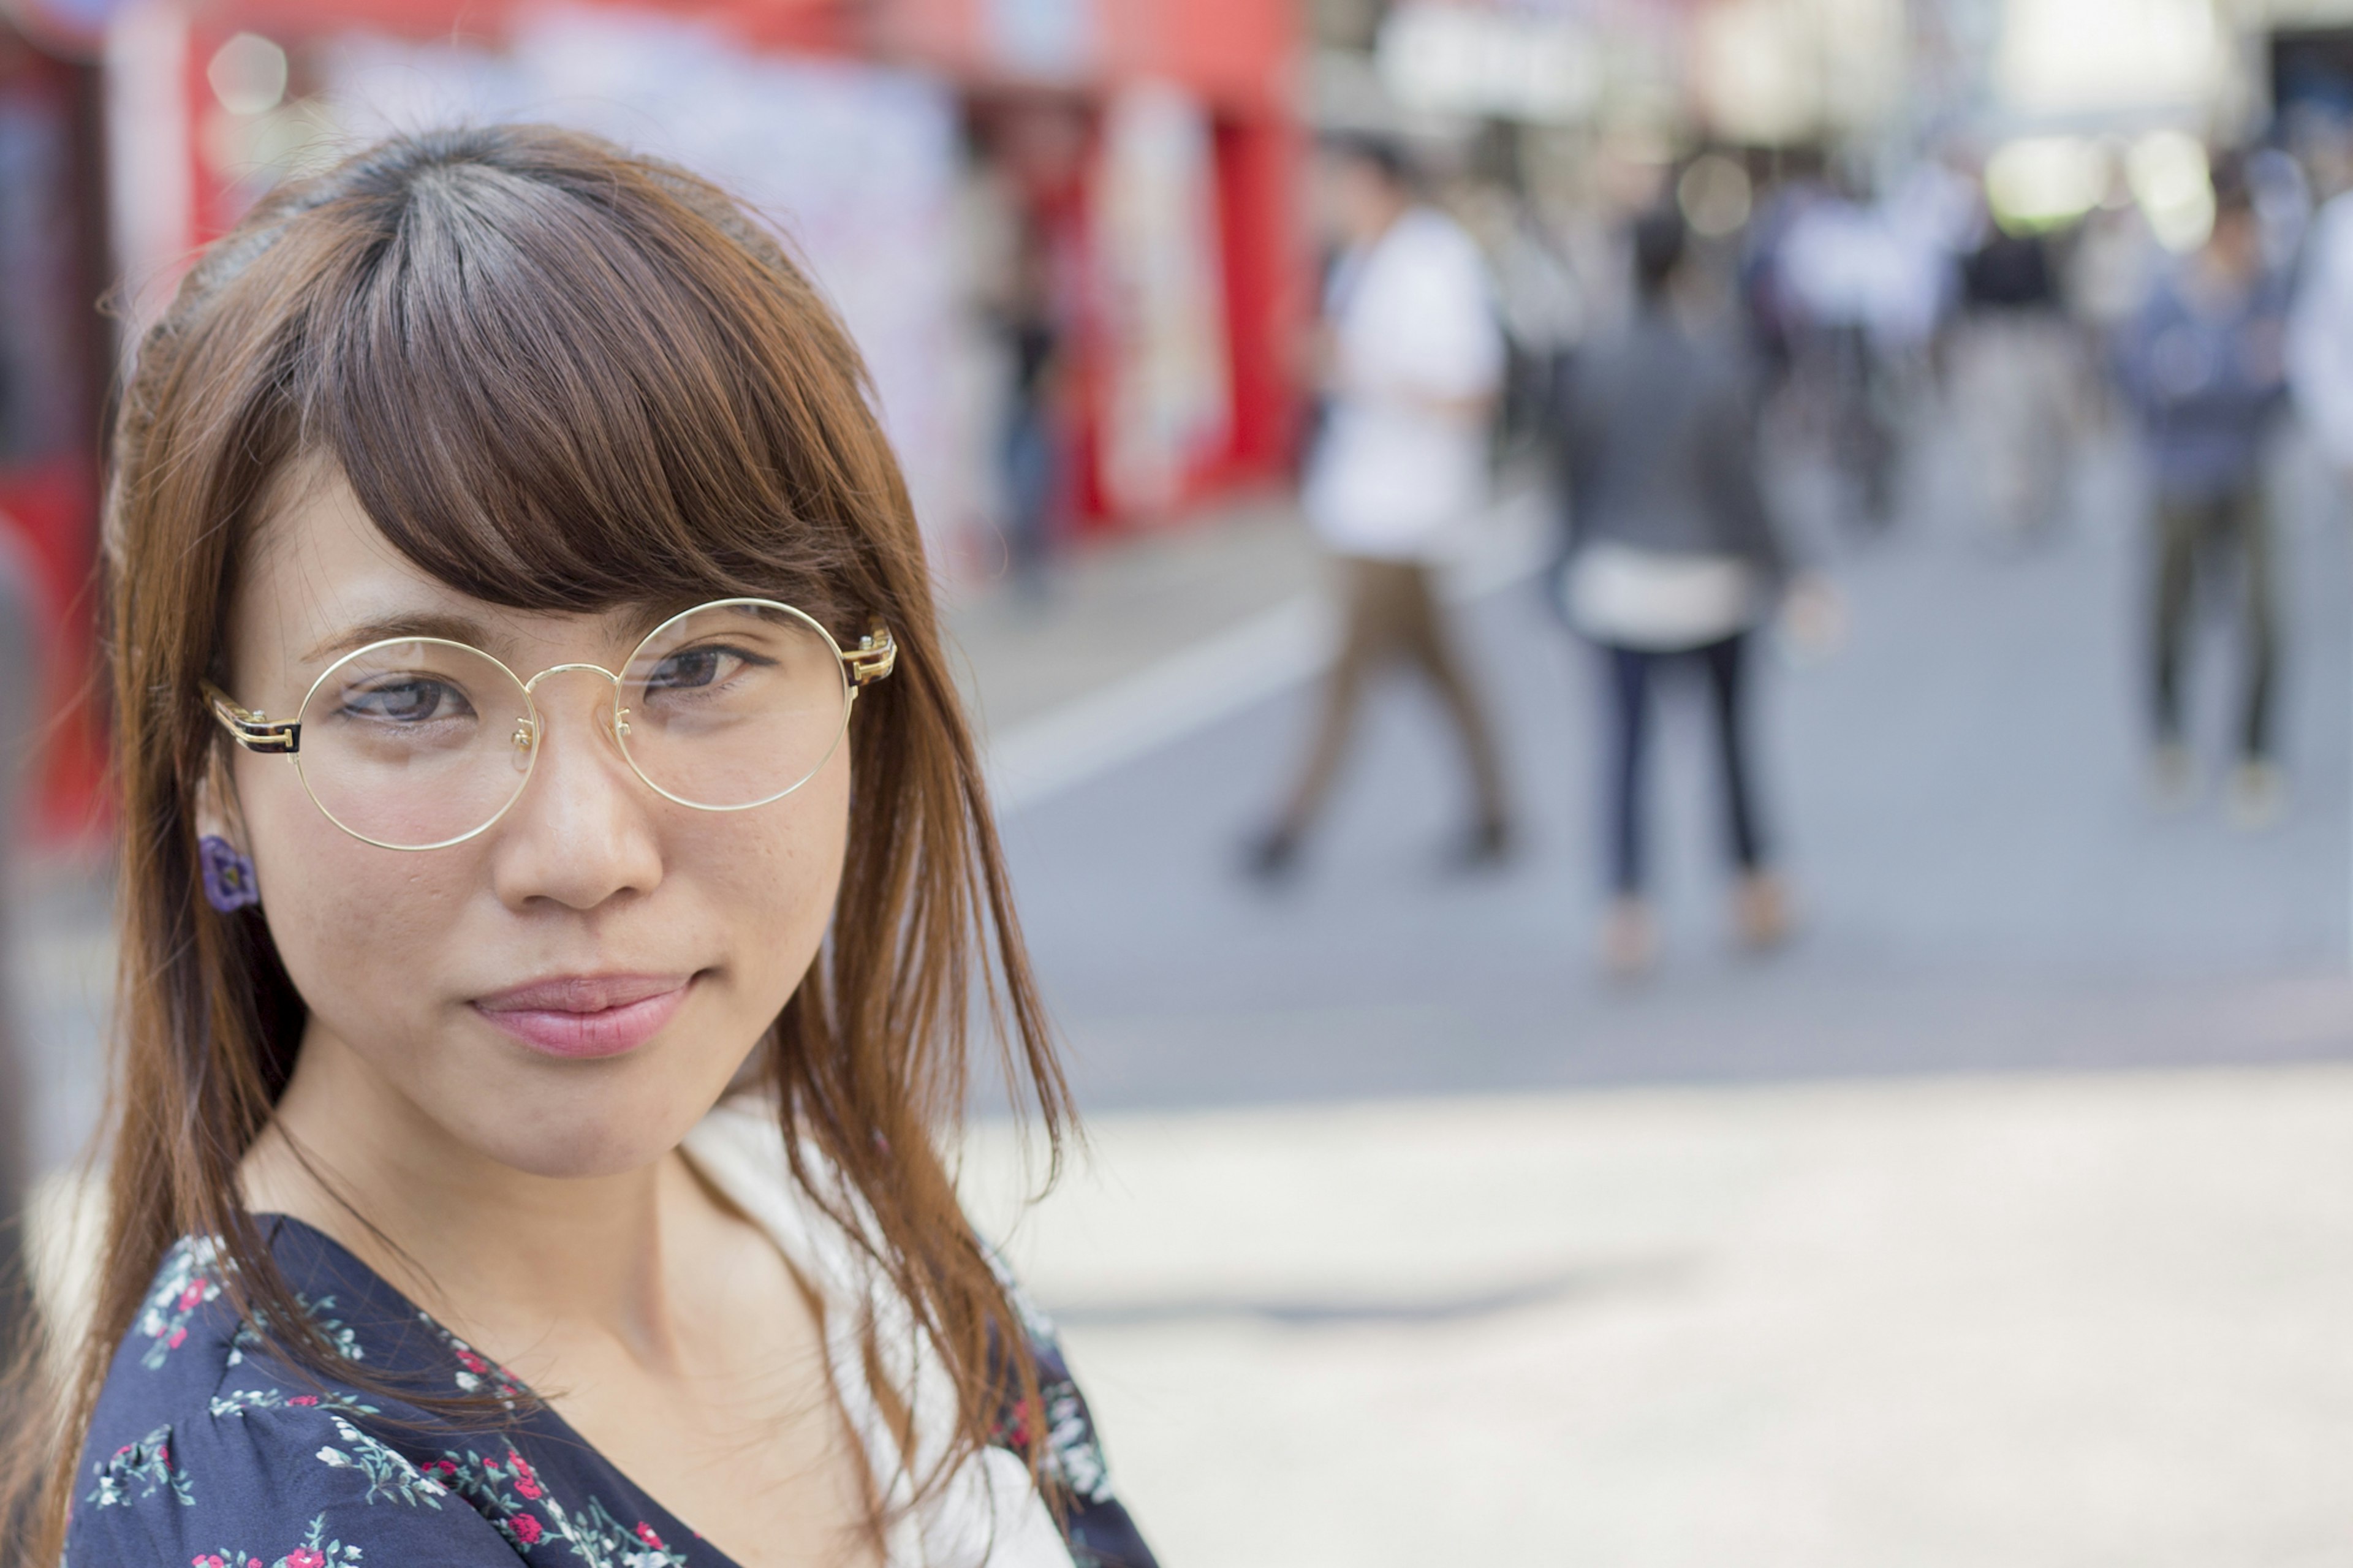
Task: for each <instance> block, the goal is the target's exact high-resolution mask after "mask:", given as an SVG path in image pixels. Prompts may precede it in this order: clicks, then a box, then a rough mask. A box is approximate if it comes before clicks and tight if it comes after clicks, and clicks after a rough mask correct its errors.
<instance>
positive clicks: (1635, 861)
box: [1558, 209, 1829, 974]
mask: <svg viewBox="0 0 2353 1568" xmlns="http://www.w3.org/2000/svg"><path fill="white" fill-rule="evenodd" d="M1684 248H1685V243H1684V228H1683V220H1682V219H1681V218H1680V216H1677V215H1676V214H1675V213H1674V212H1673V211H1672V210H1671V209H1670V210H1664V211H1661V212H1658V213H1654V214H1652V215H1651V216H1647V217H1645V218H1643V219H1642V220H1641V222H1640V223H1638V224H1637V225H1636V226H1635V229H1634V264H1635V273H1636V281H1637V284H1638V286H1639V293H1640V305H1639V307H1638V309H1637V310H1636V312H1635V314H1634V317H1633V319H1632V320H1631V321H1630V322H1629V323H1628V325H1627V326H1626V327H1625V328H1624V329H1623V330H1622V331H1620V332H1618V333H1617V334H1615V335H1614V336H1613V337H1611V338H1609V339H1608V340H1606V341H1604V342H1600V343H1599V344H1597V345H1595V346H1594V347H1593V348H1592V350H1591V351H1590V352H1589V353H1587V354H1585V355H1584V356H1583V357H1582V359H1581V362H1580V363H1579V364H1578V365H1577V368H1576V369H1575V371H1574V372H1573V373H1572V374H1571V375H1570V376H1569V377H1568V379H1567V388H1566V395H1565V396H1564V398H1563V405H1562V415H1561V418H1562V428H1561V432H1560V435H1561V437H1562V439H1561V447H1562V456H1563V458H1564V461H1565V463H1566V465H1567V485H1566V488H1565V496H1566V500H1567V515H1566V520H1565V521H1566V526H1565V530H1564V535H1563V538H1564V552H1563V562H1562V566H1561V571H1560V574H1559V578H1558V582H1559V587H1560V595H1561V607H1562V608H1563V610H1564V611H1565V612H1566V614H1567V618H1568V621H1569V623H1570V625H1571V626H1574V627H1575V628H1576V629H1577V631H1578V632H1580V633H1582V634H1583V635H1584V636H1585V637H1587V638H1588V639H1589V640H1591V641H1592V642H1593V643H1594V644H1595V645H1596V646H1597V647H1599V650H1600V652H1601V655H1602V660H1603V665H1604V668H1605V670H1606V671H1607V691H1608V700H1607V703H1606V707H1605V723H1606V726H1607V734H1606V748H1605V750H1606V756H1607V759H1608V770H1609V771H1608V774H1607V779H1606V788H1605V790H1604V796H1605V799H1606V801H1607V820H1606V825H1605V826H1606V832H1605V849H1606V855H1607V860H1608V865H1609V889H1610V894H1611V902H1610V906H1609V917H1608V920H1607V921H1606V924H1605V927H1604V931H1603V938H1602V959H1603V962H1604V963H1605V964H1606V965H1607V966H1608V967H1609V969H1610V970H1611V971H1612V972H1614V973H1620V974H1630V973H1636V972H1639V971H1641V970H1642V969H1644V968H1646V967H1648V965H1649V964H1650V963H1651V958H1652V956H1653V952H1654V948H1655V945H1656V942H1655V937H1654V935H1653V926H1652V921H1651V912H1650V907H1649V903H1648V900H1647V876H1646V858H1645V855H1644V845H1643V834H1642V815H1643V814H1642V774H1643V771H1644V758H1645V752H1646V750H1647V742H1648V739H1649V734H1650V728H1651V688H1652V686H1653V685H1654V684H1655V683H1656V681H1657V679H1658V678H1659V676H1660V675H1661V674H1662V672H1663V671H1665V670H1667V669H1668V668H1670V667H1672V666H1677V665H1688V666H1695V667H1696V668H1697V669H1698V670H1699V672H1700V673H1702V674H1703V675H1704V677H1705V679H1706V682H1707V687H1708V690H1709V695H1710V710H1711V712H1712V714H1713V716H1714V719H1715V731H1716V741H1717V746H1718V752H1719V755H1720V757H1721V760H1722V767H1723V787H1724V805H1725V826H1726V830H1727V837H1728V839H1729V844H1730V849H1731V855H1732V859H1733V862H1734V866H1735V868H1736V875H1737V881H1736V890H1735V894H1734V900H1733V915H1734V922H1735V925H1736V929H1737V931H1738V932H1739V935H1740V937H1741V940H1742V941H1743V942H1745V943H1746V945H1748V946H1750V947H1752V948H1757V949H1762V948H1767V947H1770V946H1772V945H1774V944H1775V943H1777V942H1779V941H1780V940H1781V939H1782V938H1783V937H1784V936H1785V935H1786V934H1787V932H1788V928H1789V911H1788V899H1787V896H1786V894H1785V892H1784V889H1783V887H1782V884H1781V882H1780V880H1779V879H1778V877H1777V876H1776V875H1775V874H1774V872H1773V870H1772V868H1771V856H1770V852H1769V847H1768V843H1767V834H1766V831H1765V827H1764V825H1763V822H1762V820H1761V818H1760V816H1759V813H1758V810H1757V802H1756V798H1755V781H1754V776H1753V772H1752V769H1751V766H1750V762H1749V755H1748V749H1747V745H1746V732H1745V731H1746V716H1747V704H1748V691H1749V684H1748V679H1747V673H1746V672H1747V667H1748V663H1749V649H1750V644H1751V642H1752V641H1753V638H1752V637H1751V635H1750V634H1751V633H1752V632H1753V631H1754V630H1755V629H1756V627H1757V626H1758V625H1759V624H1760V623H1761V622H1762V621H1763V620H1764V619H1765V618H1766V617H1767V616H1768V615H1769V614H1770V613H1771V611H1772V609H1773V607H1774V606H1775V605H1776V604H1778V602H1779V601H1780V599H1781V598H1782V596H1783V595H1784V594H1785V592H1786V591H1787V589H1788V586H1789V584H1790V583H1791V581H1792V574H1791V571H1790V563H1789V557H1788V552H1786V551H1785V549H1784V548H1783V546H1782V543H1781V542H1780V540H1779V538H1778V536H1777V534H1776V532H1775V529H1774V526H1773V522H1772V520H1771V518H1770V516H1769V515H1768V513H1767V510H1766V504H1765V499H1764V495H1763V493H1762V490H1761V489H1760V488H1759V485H1758V480H1757V459H1756V450H1755V442H1754V437H1753V432H1752V425H1753V407H1752V399H1751V396H1750V389H1749V380H1748V376H1747V374H1746V364H1745V363H1744V362H1743V360H1742V358H1741V357H1740V355H1739V353H1738V351H1737V350H1736V348H1734V347H1733V346H1732V345H1731V344H1729V343H1725V342H1716V341H1715V340H1714V339H1713V338H1711V337H1708V336H1706V335H1704V334H1703V333H1701V332H1699V331H1695V330H1694V328H1693V327H1692V326H1691V325H1690V324H1689V323H1688V322H1687V321H1685V319H1684V316H1683V311H1682V310H1681V309H1680V306H1679V302H1678V292H1679V290H1678V287H1677V285H1678V281H1679V279H1681V278H1682V276H1683V254H1684ZM1816 598H1817V601H1818V602H1819V603H1820V605H1821V606H1822V609H1821V614H1824V615H1827V614H1828V613H1829V609H1828V605H1829V601H1828V600H1827V599H1826V598H1820V596H1819V595H1817V596H1816Z"/></svg>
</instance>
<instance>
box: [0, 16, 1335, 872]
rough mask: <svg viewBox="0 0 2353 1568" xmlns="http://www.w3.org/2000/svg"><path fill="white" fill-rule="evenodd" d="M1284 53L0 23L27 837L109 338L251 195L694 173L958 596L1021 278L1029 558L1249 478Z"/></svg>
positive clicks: (59, 827) (5, 343)
mask: <svg viewBox="0 0 2353 1568" xmlns="http://www.w3.org/2000/svg"><path fill="white" fill-rule="evenodd" d="M1293 33H1294V29H1293V0H871V3H867V4H860V5H840V4H837V3H834V0H630V3H628V4H620V5H581V4H563V5H547V4H541V3H538V0H487V3H485V0H0V562H5V563H6V565H7V569H8V570H9V571H11V572H12V573H14V574H16V576H18V577H21V578H23V579H25V580H26V581H27V582H29V583H30V584H31V585H32V590H31V597H32V599H33V600H34V602H35V605H36V613H37V614H38V615H39V616H41V617H42V619H43V622H44V626H43V636H42V639H41V640H42V641H43V642H44V644H45V645H46V646H47V649H48V653H49V657H48V658H47V673H46V676H45V679H46V680H47V689H48V701H47V707H48V710H49V711H50V712H51V713H52V714H53V715H57V716H60V717H58V719H57V720H56V721H55V722H53V723H52V725H51V726H50V730H49V731H48V733H49V741H50V743H49V744H47V746H46V747H45V748H44V753H43V759H42V761H41V763H40V764H39V765H40V767H41V768H42V770H43V773H44V779H43V784H42V787H41V788H40V789H39V791H38V792H37V793H38V795H39V798H40V800H41V801H42V802H43V818H44V826H45V827H46V828H47V830H48V832H49V834H50V836H51V837H56V836H58V834H59V833H60V832H62V833H67V834H70V833H71V832H73V831H74V830H76V828H77V827H78V826H82V825H85V824H86V821H87V815H88V812H89V810H90V806H89V803H90V801H91V800H92V799H93V798H94V795H95V790H94V787H93V786H94V784H95V783H96V768H97V765H98V764H97V759H98V757H99V755H100V750H99V747H98V745H97V743H96V740H97V736H98V734H99V732H100V728H101V724H102V718H101V716H100V713H99V712H98V710H96V709H95V708H94V707H92V706H91V705H90V704H88V703H83V702H79V701H78V700H76V699H78V698H79V697H80V696H81V695H82V694H83V693H84V692H85V691H86V690H87V689H88V688H89V687H90V679H91V669H92V663H91V658H90V653H91V648H92V640H91V635H90V627H91V626H92V624H93V610H92V605H90V588H91V585H92V582H93V572H92V563H93V562H94V559H95V542H96V534H97V517H96V512H97V504H98V482H99V473H100V462H99V458H98V440H99V433H100V428H101V426H102V424H103V399H104V395H105V391H106V388H107V386H108V385H109V384H110V381H111V376H112V374H113V370H114V366H115V364H116V363H117V358H118V355H119V353H120V341H119V340H123V341H127V339H128V337H129V336H130V335H131V334H133V333H135V331H137V329H138V327H139V325H140V324H141V323H142V322H143V321H146V320H149V319H152V316H153V312H155V311H156V310H160V308H161V307H162V305H163V303H164V300H167V299H168V298H169V296H170V292H171V290H172V289H173V288H174V286H175V284H176V282H177V280H178V278H179V275H180V273H181V271H182V270H183V269H184V268H185V265H186V262H187V260H188V258H189V257H190V255H191V254H192V252H193V251H194V249H195V247H196V246H198V245H200V244H201V243H202V242H204V241H205V240H206V239H208V238H210V237H213V236H215V235H217V234H219V233H221V232H223V231H224V230H225V229H226V228H227V227H228V226H230V225H232V224H234V223H235V222H236V221H237V218H238V216H240V215H242V214H243V213H244V211H245V210H246V209H247V208H248V206H250V205H251V204H252V203H253V202H254V201H255V200H256V199H258V198H259V196H260V195H262V194H263V193H264V192H265V191H267V190H268V189H269V186H270V185H271V184H273V183H275V182H276V181H277V180H279V179H280V178H282V177H284V176H285V175H286V174H288V173H289V172H291V171H299V170H301V169H303V168H305V167H309V166H314V165H316V164H317V163H322V162H324V161H326V160H327V159H330V158H332V156H333V155H334V154H335V153H336V152H337V151H338V150H340V149H342V148H344V147H348V146H350V145H352V144H353V143H354V142H357V141H360V140H363V139H365V138H367V137H369V136H372V135H375V134H378V133H382V132H386V131H392V130H405V129H416V128H421V127H424V126H427V125H429V124H433V123H438V122H445V121H451V120H470V121H485V120H491V119H500V118H529V119H536V120H552V121H560V122H565V123H569V124H575V125H578V126H581V127H584V128H586V129H589V130H592V131H596V132H602V133H605V134H607V135H610V136H613V137H615V138H616V139H617V140H620V141H623V142H628V143H629V144H632V145H636V146H640V147H644V148H647V149H648V150H650V151H653V152H656V153H663V154H666V155H669V156H671V157H674V158H677V159H678V160H680V161H681V162H682V163H686V164H688V165H690V166H691V167H694V168H696V169H698V170H700V171H702V172H704V173H706V174H710V175H712V177H714V178H716V179H717V180H719V181H720V182H721V183H722V184H724V185H726V186H727V187H729V188H730V189H731V190H733V192H734V193H735V194H737V195H740V196H742V197H743V198H744V199H746V200H747V201H749V202H750V203H751V204H752V205H754V206H755V207H756V208H758V209H759V210H760V211H762V212H763V213H765V214H766V215H768V216H771V217H772V218H773V219H774V221H775V222H776V226H777V227H778V228H779V229H780V230H781V231H783V232H784V233H785V234H786V236H787V237H788V238H789V240H790V241H791V242H792V244H793V245H794V246H795V247H796V248H797V251H798V253H799V254H800V255H801V256H802V257H803V258H804V259H805V260H806V261H807V264H808V265H809V266H810V267H811V268H812V270H813V271H814V272H815V273H816V275H817V276H818V280H819V281H820V283H821V284H822V286H823V287H824V288H825V289H826V290H827V291H828V294H829V296H830V297H831V298H832V299H833V300H834V301H835V302H836V304H837V305H838V306H839V309H840V310H842V312H843V314H844V315H845V317H846V318H847V319H848V320H849V324H850V326H851V329H852V331H854V332H855V333H856V335H857V337H858V339H859V341H860V344H861V346H862V347H863V349H864V351H865V353H866V354H867V356H868V360H869V363H870V366H871V371H872V375H873V381H874V384H875V389H876V397H877V402H878V405H879V406H880V410H881V415H882V417H883V419H884V421H885V423H886V424H887V426H889V428H890V429H891V431H892V436H893V438H894V440H895V441H896V442H897V444H898V446H899V448H900V451H901V453H902V458H903V459H904V461H905V465H906V468H907V471H908V478H909V482H910V486H911V489H913V494H914V496H915V500H916V505H917V510H918V513H919V515H920V516H921V518H922V520H923V526H924V528H925V530H926V531H927V532H928V533H929V534H931V535H932V536H933V538H934V547H935V552H936V553H937V555H938V558H939V559H940V560H941V561H942V563H943V565H944V570H945V571H946V572H947V573H948V574H950V575H952V576H955V575H974V574H981V575H985V574H989V573H991V572H992V571H993V570H995V569H996V568H997V565H998V564H999V563H1001V562H1002V561H1003V559H1004V555H1003V548H1002V538H1003V535H1004V532H1005V531H1006V527H1007V520H1006V515H1005V514H1006V510H1007V500H1006V497H1005V488H1006V487H1005V475H1004V471H1003V464H1002V461H1001V458H1002V449H1003V445H1002V427H1003V426H1004V424H1005V421H1006V416H1007V405H1008V395H1009V391H1008V388H1009V386H1010V385H1011V384H1012V383H1013V382H1014V381H1015V380H1016V379H1017V378H1018V375H1019V372H1018V367H1017V366H1015V365H1013V364H1012V363H1010V356H1009V355H1008V340H1007V336H1006V333H1005V332H1004V331H1003V330H1002V329H1003V326H1004V322H1005V316H1006V308H1007V305H1008V297H1009V296H1010V295H1014V294H1018V292H1019V291H1020V288H1021V284H1022V276H1021V275H1022V273H1023V270H1024V267H1025V262H1024V259H1023V258H1032V259H1031V261H1030V262H1029V263H1028V264H1027V265H1028V266H1029V268H1031V270H1032V273H1033V276H1032V278H1031V279H1030V280H1031V282H1032V283H1033V284H1034V285H1036V287H1035V288H1033V289H1032V292H1033V294H1034V296H1035V298H1034V299H1033V300H1032V303H1033V304H1034V305H1035V306H1036V307H1037V309H1036V310H1035V311H1033V314H1037V315H1039V316H1041V317H1042V319H1043V320H1044V321H1046V322H1047V323H1048V324H1050V331H1051V335H1052V337H1053V339H1054V352H1053V359H1054V372H1053V374H1052V376H1051V378H1050V400H1049V402H1048V403H1047V404H1046V405H1045V413H1046V416H1047V417H1048V418H1049V419H1050V421H1051V423H1052V425H1053V426H1054V435H1055V437H1056V438H1055V440H1054V441H1053V443H1052V445H1051V447H1050V450H1051V451H1052V452H1053V454H1054V458H1055V461H1056V463H1057V465H1058V468H1059V470H1060V471H1059V472H1058V473H1057V475H1056V476H1055V479H1054V484H1053V491H1054V498H1055V504H1056V507H1057V509H1058V516H1057V518H1056V520H1055V521H1054V525H1053V526H1054V530H1055V533H1056V536H1057V542H1067V541H1068V539H1069V538H1071V536H1074V535H1080V534H1101V533H1109V532H1115V531H1122V530H1127V529H1133V528H1137V527H1144V526H1152V525H1156V524H1158V523H1161V522H1163V521H1169V520H1180V519H1182V518H1184V517H1186V516H1188V515H1193V514H1195V513H1196V512H1198V509H1199V505H1200V503H1202V502H1203V501H1205V500H1209V499H1211V498H1213V497H1215V496H1217V495H1219V493H1221V492H1224V491H1228V490H1230V489H1235V488H1237V487H1245V486H1252V485H1256V484H1260V483H1264V482H1267V481H1270V480H1273V479H1279V478H1280V477H1281V476H1282V474H1283V473H1284V472H1285V471H1286V469H1287V468H1288V465H1289V462H1290V458H1291V450H1292V446H1293V435H1294V425H1295V420H1294V416H1293V403H1294V397H1293V391H1292V386H1291V382H1290V378H1289V375H1288V356H1289V347H1290V344H1291V343H1292V342H1293V338H1294V332H1295V328H1294V323H1295V321H1296V319H1297V315H1298V312H1299V311H1300V310H1302V309H1303V306H1304V304H1305V302H1306V301H1307V300H1308V298H1309V295H1310V289H1308V287H1307V284H1306V281H1305V276H1306V268H1307V265H1308V258H1307V256H1306V252H1305V246H1304V244H1303V239H1302V236H1301V230H1300V225H1299V219H1298V212H1297V205H1298V199H1299V196H1298V192H1297V190H1296V188H1295V183H1296V179H1297V173H1296V165H1297V163H1298V162H1299V154H1300V152H1301V148H1302V140H1301V132H1300V131H1299V129H1298V126H1297V122H1296V116H1295V114H1294V111H1293V104H1292V101H1291V98H1292V89H1293V78H1294V74H1295V73H1294V71H1293V63H1292V61H1293V49H1294V47H1295V46H1294V37H1293ZM100 300H112V301H114V302H115V304H116V305H117V306H118V307H119V308H118V309H111V310H107V311H103V312H101V311H100V310H93V309H91V306H92V304H93V302H96V301H100ZM1033 357H1034V356H1033ZM1033 368H1034V367H1033ZM1028 379H1029V383H1030V384H1031V390H1032V392H1035V391H1036V390H1037V388H1038V387H1039V386H1043V385H1047V384H1048V383H1047V382H1045V381H1043V380H1041V379H1040V378H1039V377H1037V376H1034V375H1032V376H1030V377H1029V378H1028Z"/></svg>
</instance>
